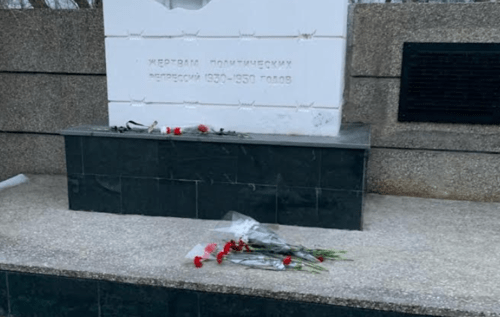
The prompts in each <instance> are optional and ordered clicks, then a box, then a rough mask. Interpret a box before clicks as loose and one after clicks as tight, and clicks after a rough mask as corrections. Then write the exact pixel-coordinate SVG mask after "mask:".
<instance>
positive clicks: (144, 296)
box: [0, 263, 496, 317]
mask: <svg viewBox="0 0 500 317" xmlns="http://www.w3.org/2000/svg"><path fill="white" fill-rule="evenodd" d="M0 276H2V277H3V279H4V281H6V283H5V284H4V285H5V286H6V287H7V288H9V290H10V292H7V297H8V298H4V299H3V300H4V302H7V300H8V304H7V303H4V307H5V308H2V306H0V312H2V311H1V309H3V310H4V312H6V311H7V310H8V309H10V312H11V314H12V313H13V312H16V313H17V314H12V315H7V316H12V317H13V316H16V317H17V316H22V317H25V316H52V315H50V314H54V313H56V314H58V315H59V314H60V313H61V312H62V310H64V312H65V313H67V312H71V314H69V315H67V314H63V315H61V316H68V317H69V316H71V317H74V316H85V317H88V316H94V315H95V316H96V317H101V316H117V317H118V316H120V317H129V316H130V317H132V316H134V317H136V316H148V317H155V316H166V315H168V316H170V315H172V316H189V317H191V316H193V317H194V316H196V317H202V316H221V317H222V316H243V317H257V316H273V317H275V316H276V317H278V316H292V317H293V316H297V317H299V316H300V317H302V316H311V317H312V316H336V317H365V316H366V317H368V316H370V317H423V316H489V315H488V314H480V315H475V314H470V313H469V312H465V311H453V310H450V309H438V308H436V309H434V308H428V307H420V306H418V305H401V304H396V303H388V302H378V301H368V300H357V299H345V298H331V297H324V296H316V295H306V294H298V293H292V292H290V293H288V292H271V291H264V290H258V289H254V288H239V287H231V286H224V285H207V284H201V283H190V282H182V281H168V280H164V279H158V278H139V277H132V276H121V275H113V274H105V273H92V272H83V271H81V272H79V271H66V270H57V269H52V268H47V267H34V266H22V265H6V264H1V263H0ZM0 280H2V278H0ZM62 289H64V291H62V292H61V290H62ZM172 294H175V295H174V296H172ZM169 295H170V296H169ZM4 297H5V296H4ZM172 297H173V298H175V300H174V301H173V302H172V301H171V299H172ZM0 300H2V298H0ZM186 300H187V301H188V303H190V305H184V304H186ZM166 301H168V302H169V304H170V305H169V306H163V305H164V304H165V302H166ZM177 302H180V303H181V304H180V306H181V307H182V308H183V309H182V311H183V312H182V313H180V312H176V313H175V314H166V311H165V310H164V309H165V308H170V309H173V310H176V309H175V308H177V305H176V304H175V303H177ZM249 302H250V303H252V304H251V305H250V306H248V304H249ZM0 304H2V302H0ZM138 305H139V306H138ZM173 306H175V308H174V307H173ZM141 307H142V308H141ZM143 307H149V308H153V310H152V311H142V309H143ZM154 308H156V309H159V310H158V311H156V310H155V309H154ZM161 308H163V309H161ZM34 309H37V311H34ZM56 309H57V310H59V309H61V311H57V310H56ZM19 312H21V313H23V314H22V315H19ZM138 312H139V313H141V314H140V315H136V314H137V313H138ZM146 312H147V313H149V314H146V315H144V313H146ZM47 313H49V314H47ZM134 313H135V314H134ZM151 313H153V314H151ZM165 314H166V315H165ZM0 316H1V315H0ZM491 316H496V315H491ZM2 317H3V316H2Z"/></svg>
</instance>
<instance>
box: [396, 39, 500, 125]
mask: <svg viewBox="0 0 500 317" xmlns="http://www.w3.org/2000/svg"><path fill="white" fill-rule="evenodd" d="M398 121H414V122H441V123H480V124H498V123H500V43H405V44H404V47H403V66H402V70H401V92H400V99H399V114H398Z"/></svg>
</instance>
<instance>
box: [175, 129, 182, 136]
mask: <svg viewBox="0 0 500 317" xmlns="http://www.w3.org/2000/svg"><path fill="white" fill-rule="evenodd" d="M174 134H175V135H181V134H182V130H181V128H175V129H174Z"/></svg>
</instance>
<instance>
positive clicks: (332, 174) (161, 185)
mask: <svg viewBox="0 0 500 317" xmlns="http://www.w3.org/2000/svg"><path fill="white" fill-rule="evenodd" d="M63 134H64V135H65V142H66V162H67V169H68V197H69V205H70V209H73V210H88V211H99V212H110V213H120V214H140V215H148V216H170V217H187V218H200V219H220V218H221V217H222V216H224V215H225V214H226V213H227V212H228V211H232V210H235V211H238V212H241V213H244V214H247V215H249V216H251V217H254V218H255V219H257V220H259V221H260V222H266V223H281V224H288V225H297V226H313V227H325V228H340V229H355V230H360V229H362V217H361V216H362V209H363V192H364V190H365V189H364V184H365V171H366V161H367V157H368V152H369V147H368V146H367V142H368V143H369V136H370V134H369V128H368V127H367V126H366V125H357V124H352V125H346V126H344V127H343V129H342V131H341V135H340V136H339V137H336V138H324V137H292V136H280V135H273V136H264V135H248V136H245V137H238V136H217V135H198V136H196V135H182V136H170V135H169V136H165V135H163V136H161V135H159V134H155V133H152V134H148V133H145V132H135V133H131V132H126V133H118V132H112V131H110V129H109V128H103V127H79V128H72V129H69V130H66V131H65V132H64V133H63ZM314 140H315V141H314ZM257 141H258V142H257ZM356 142H357V143H356Z"/></svg>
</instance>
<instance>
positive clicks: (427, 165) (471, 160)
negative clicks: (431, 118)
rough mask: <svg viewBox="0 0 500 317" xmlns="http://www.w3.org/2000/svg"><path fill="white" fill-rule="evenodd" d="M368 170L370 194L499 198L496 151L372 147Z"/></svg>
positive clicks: (499, 178)
mask: <svg viewBox="0 0 500 317" xmlns="http://www.w3.org/2000/svg"><path fill="white" fill-rule="evenodd" d="M367 173H368V176H367V178H368V192H371V193H378V194H382V195H402V196H414V197H427V198H441V199H454V200H476V201H478V200H479V201H488V202H499V201H500V190H499V188H500V159H499V155H497V154H481V153H464V152H445V151H418V150H404V149H403V150H394V149H372V151H371V152H370V160H369V162H368V170H367Z"/></svg>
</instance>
